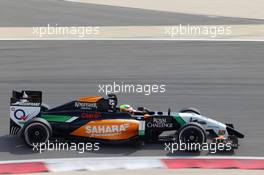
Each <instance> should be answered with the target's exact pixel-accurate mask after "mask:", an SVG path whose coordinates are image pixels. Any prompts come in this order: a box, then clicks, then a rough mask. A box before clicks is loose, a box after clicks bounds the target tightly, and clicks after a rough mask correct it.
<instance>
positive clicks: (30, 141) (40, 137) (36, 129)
mask: <svg viewBox="0 0 264 175" xmlns="http://www.w3.org/2000/svg"><path fill="white" fill-rule="evenodd" d="M51 134H52V132H51V128H50V125H49V123H48V122H47V123H46V122H42V121H38V120H35V121H34V120H33V121H31V122H30V123H28V124H26V125H25V127H24V129H23V140H24V141H25V143H26V144H27V145H28V146H30V147H33V146H36V145H37V146H40V144H45V143H47V141H48V140H49V139H50V137H51Z"/></svg>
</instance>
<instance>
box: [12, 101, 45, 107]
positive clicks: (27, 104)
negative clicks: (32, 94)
mask: <svg viewBox="0 0 264 175" xmlns="http://www.w3.org/2000/svg"><path fill="white" fill-rule="evenodd" d="M11 105H13V106H40V103H33V102H21V101H18V102H15V103H12V104H11Z"/></svg>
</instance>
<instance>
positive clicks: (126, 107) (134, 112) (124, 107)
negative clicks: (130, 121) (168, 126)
mask: <svg viewBox="0 0 264 175" xmlns="http://www.w3.org/2000/svg"><path fill="white" fill-rule="evenodd" d="M119 110H120V112H127V113H130V114H132V115H144V116H145V115H146V112H145V111H139V110H135V109H134V108H133V107H132V106H130V105H129V104H123V105H120V107H119Z"/></svg>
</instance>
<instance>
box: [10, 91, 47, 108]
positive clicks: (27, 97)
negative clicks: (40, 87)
mask: <svg viewBox="0 0 264 175" xmlns="http://www.w3.org/2000/svg"><path fill="white" fill-rule="evenodd" d="M19 101H22V102H29V103H39V104H40V105H41V103H42V92H41V91H26V90H23V91H21V92H18V91H15V90H13V92H12V97H11V98H10V105H12V104H14V103H17V102H19Z"/></svg>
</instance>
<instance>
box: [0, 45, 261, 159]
mask: <svg viewBox="0 0 264 175" xmlns="http://www.w3.org/2000/svg"><path fill="white" fill-rule="evenodd" d="M263 46H264V44H263V43H262V42H195V41H192V42H191V41H186V42H178V41H4V42H0V50H1V51H0V61H1V62H0V63H1V64H0V99H1V101H0V160H12V159H32V158H34V159H36V158H57V157H100V156H165V155H169V156H181V155H193V154H186V153H177V154H174V155H170V154H169V153H168V152H167V151H164V150H163V149H164V145H163V144H149V145H146V146H145V147H144V148H142V149H136V148H134V147H129V146H125V145H103V146H102V147H101V150H100V151H99V152H85V153H84V154H79V153H77V152H74V151H46V152H44V153H42V154H39V153H33V152H32V150H31V149H30V148H28V147H26V146H25V145H24V144H23V142H22V141H20V140H19V139H18V138H15V137H10V136H8V128H9V97H10V95H11V91H12V89H32V90H42V91H43V96H44V102H46V103H48V104H49V105H51V106H55V105H58V104H62V103H64V102H68V101H70V100H72V99H75V97H78V96H86V95H104V94H103V93H100V94H99V93H98V90H99V88H98V85H99V84H104V83H113V81H115V82H119V83H120V82H122V81H124V82H126V83H133V84H143V83H146V84H155V83H156V84H166V93H164V94H155V95H150V96H145V95H142V94H118V96H119V99H120V104H121V103H129V104H134V107H136V106H142V105H143V106H147V107H149V108H151V109H154V110H161V111H162V110H163V111H166V110H167V109H168V108H169V107H171V109H172V110H173V111H178V110H179V109H181V108H182V107H188V106H192V107H197V108H199V109H200V110H201V112H202V113H203V114H205V115H207V116H210V117H212V118H215V119H217V120H219V121H223V122H230V123H234V124H235V127H236V128H238V129H239V130H241V132H243V133H244V134H245V135H246V138H245V139H244V140H242V141H241V147H240V149H239V150H238V151H237V152H236V153H235V155H236V156H264V147H263V144H264V136H263V135H264V130H263V124H264V117H263V101H264V91H263V87H264V71H263V70H264V59H263V55H264V50H263ZM202 155H207V153H206V152H204V153H202Z"/></svg>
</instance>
